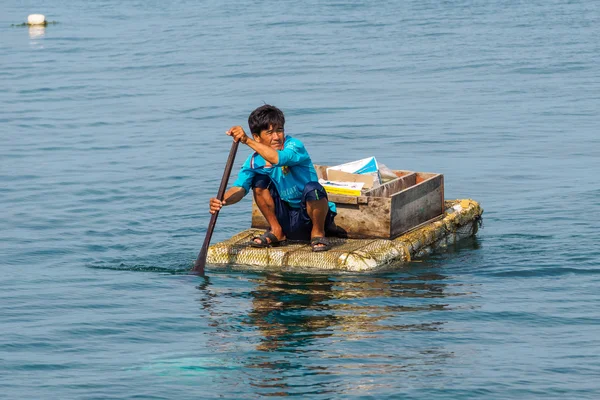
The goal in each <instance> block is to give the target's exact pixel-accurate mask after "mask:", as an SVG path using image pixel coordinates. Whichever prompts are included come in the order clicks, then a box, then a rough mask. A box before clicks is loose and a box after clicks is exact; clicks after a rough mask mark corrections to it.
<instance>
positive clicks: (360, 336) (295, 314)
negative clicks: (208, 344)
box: [245, 273, 461, 395]
mask: <svg viewBox="0 0 600 400" xmlns="http://www.w3.org/2000/svg"><path fill="white" fill-rule="evenodd" d="M445 280H446V276H444V275H440V274H435V273H424V274H421V275H416V276H415V275H404V276H400V275H398V274H395V275H393V276H387V277H386V276H379V277H362V276H361V277H356V276H354V277H349V276H337V277H327V276H306V275H284V274H269V275H265V276H263V277H260V278H258V279H255V280H254V282H255V283H256V288H255V289H254V290H252V291H251V292H250V296H251V302H252V307H251V311H250V312H249V314H248V318H247V319H246V320H245V322H246V323H247V324H248V325H250V326H252V327H254V328H257V329H258V332H260V334H261V335H260V339H259V341H258V343H257V345H256V350H258V351H259V352H262V353H265V355H253V356H252V357H249V359H248V360H247V362H246V363H245V365H246V366H247V367H250V368H253V369H257V370H258V371H261V372H262V373H260V374H259V375H258V376H257V377H255V379H253V380H252V384H253V386H255V387H256V388H257V390H259V391H260V394H261V395H282V394H307V393H308V392H306V393H305V392H303V391H302V390H303V389H302V385H300V386H299V385H298V380H300V381H304V380H305V379H307V377H308V376H313V375H320V378H319V379H318V381H319V382H321V383H319V384H318V385H317V386H316V387H315V386H314V384H313V386H311V390H312V391H311V392H310V393H317V392H318V393H320V394H323V393H327V392H329V391H333V392H335V393H338V394H342V393H343V394H349V393H353V394H357V393H362V394H368V393H369V391H371V390H373V389H374V387H373V382H372V380H370V378H368V376H370V375H372V374H375V375H378V376H387V377H389V378H392V377H394V378H393V380H395V379H396V377H397V375H398V373H406V372H408V371H410V372H411V373H412V372H414V371H415V369H418V368H419V367H417V366H418V365H421V366H424V368H425V369H427V370H428V371H429V372H431V369H432V366H435V365H438V364H439V363H443V362H446V360H448V359H450V358H452V357H453V355H452V352H449V351H446V350H445V349H443V348H438V347H436V346H431V347H427V348H422V344H423V342H422V341H418V342H417V343H418V344H417V348H411V346H410V340H409V339H407V338H409V337H410V335H413V332H431V333H435V332H438V331H441V330H442V329H443V326H444V323H445V321H444V320H443V319H440V318H439V316H437V317H432V315H438V314H437V313H433V312H438V311H444V310H447V309H448V308H449V305H448V304H446V303H444V302H443V301H442V300H444V299H446V298H447V297H448V296H456V295H461V293H458V292H456V291H455V289H454V288H452V289H449V286H450V284H449V283H446V282H445ZM419 346H420V347H421V348H419ZM348 378H350V379H348ZM313 381H314V379H313ZM384 381H385V379H384ZM350 382H351V383H350ZM341 383H343V385H344V387H341V386H340V384H341ZM306 389H308V388H306Z"/></svg>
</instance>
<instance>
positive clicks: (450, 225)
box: [207, 199, 483, 272]
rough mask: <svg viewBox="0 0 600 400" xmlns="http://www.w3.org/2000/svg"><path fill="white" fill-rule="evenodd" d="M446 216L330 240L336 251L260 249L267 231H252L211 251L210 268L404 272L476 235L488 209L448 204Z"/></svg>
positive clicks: (472, 204)
mask: <svg viewBox="0 0 600 400" xmlns="http://www.w3.org/2000/svg"><path fill="white" fill-rule="evenodd" d="M443 205H444V212H443V214H442V215H440V216H439V217H438V218H437V219H435V220H433V221H428V222H426V223H423V224H421V225H419V226H416V227H415V228H414V229H412V230H410V231H408V232H406V233H404V234H402V235H400V236H398V237H396V238H393V239H343V238H330V241H331V243H332V249H331V250H329V251H327V252H313V251H312V249H311V247H310V245H309V244H306V243H292V244H288V245H286V246H280V247H269V248H254V247H251V246H250V241H251V238H252V237H253V236H256V235H258V234H260V233H262V232H264V229H257V228H250V229H247V230H245V231H242V232H240V233H238V234H236V235H235V236H233V237H232V238H230V239H228V240H225V241H223V242H220V243H216V244H214V245H212V246H210V248H209V250H208V256H207V264H208V265H209V268H210V269H213V270H214V269H243V270H260V271H295V272H298V271H305V272H317V271H322V272H333V271H335V272H373V271H378V270H387V269H394V268H400V267H402V266H403V265H405V264H406V263H408V262H410V261H411V260H413V259H415V258H419V257H422V256H424V255H427V254H430V253H431V252H433V251H435V250H436V249H439V248H443V247H446V246H448V245H451V244H454V243H456V242H457V241H459V240H461V239H464V238H466V237H470V236H474V235H475V234H476V233H477V231H478V229H479V225H480V222H481V215H482V213H483V209H482V208H481V207H480V205H479V203H478V202H476V201H474V200H470V199H465V200H446V201H445V202H444V203H443Z"/></svg>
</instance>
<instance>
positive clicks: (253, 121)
mask: <svg viewBox="0 0 600 400" xmlns="http://www.w3.org/2000/svg"><path fill="white" fill-rule="evenodd" d="M270 125H273V126H275V125H277V126H280V127H282V128H283V126H284V125H285V116H284V115H283V111H281V110H280V109H279V108H277V107H275V106H272V105H269V104H265V105H264V106H260V107H258V108H257V109H256V110H254V111H252V113H251V114H250V116H249V117H248V126H250V132H251V133H252V134H253V135H260V133H261V132H262V131H264V130H267V129H269V126H270Z"/></svg>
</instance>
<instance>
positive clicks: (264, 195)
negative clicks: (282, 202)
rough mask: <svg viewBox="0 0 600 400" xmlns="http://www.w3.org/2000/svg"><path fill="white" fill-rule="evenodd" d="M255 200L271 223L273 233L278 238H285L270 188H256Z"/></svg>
mask: <svg viewBox="0 0 600 400" xmlns="http://www.w3.org/2000/svg"><path fill="white" fill-rule="evenodd" d="M254 201H256V205H257V206H258V209H259V210H260V212H261V213H262V215H263V216H264V217H265V219H266V220H267V222H268V223H269V226H270V227H271V233H272V234H273V235H275V236H276V237H277V239H278V240H285V234H284V233H283V229H282V228H281V225H280V224H279V221H277V215H276V214H275V202H274V201H273V196H271V192H269V189H262V188H254ZM267 240H269V239H267ZM255 242H256V243H258V239H256V240H255ZM269 242H270V241H269Z"/></svg>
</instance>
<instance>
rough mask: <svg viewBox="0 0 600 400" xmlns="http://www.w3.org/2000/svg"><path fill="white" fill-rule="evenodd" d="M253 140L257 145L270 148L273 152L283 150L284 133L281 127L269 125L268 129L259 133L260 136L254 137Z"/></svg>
mask: <svg viewBox="0 0 600 400" xmlns="http://www.w3.org/2000/svg"><path fill="white" fill-rule="evenodd" d="M254 140H256V141H257V142H258V143H262V144H265V145H267V146H271V147H272V148H274V149H275V150H283V142H284V141H285V133H284V132H283V127H282V126H279V125H269V129H266V130H263V131H260V135H254Z"/></svg>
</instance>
